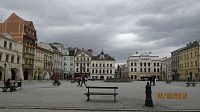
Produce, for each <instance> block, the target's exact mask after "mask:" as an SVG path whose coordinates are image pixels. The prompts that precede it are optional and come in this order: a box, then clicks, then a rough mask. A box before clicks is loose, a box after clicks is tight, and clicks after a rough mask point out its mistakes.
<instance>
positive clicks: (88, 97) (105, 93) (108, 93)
mask: <svg viewBox="0 0 200 112" xmlns="http://www.w3.org/2000/svg"><path fill="white" fill-rule="evenodd" d="M86 88H87V90H88V91H87V92H86V93H84V95H86V96H87V101H90V95H113V96H114V102H116V96H117V95H118V93H117V92H116V89H118V87H96V86H87V87H86ZM90 89H113V90H114V91H113V92H94V91H92V92H91V91H90Z"/></svg>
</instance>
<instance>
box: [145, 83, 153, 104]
mask: <svg viewBox="0 0 200 112" xmlns="http://www.w3.org/2000/svg"><path fill="white" fill-rule="evenodd" d="M145 93H146V99H145V106H147V107H153V101H152V97H151V93H152V92H151V85H150V84H149V82H147V85H146V90H145Z"/></svg>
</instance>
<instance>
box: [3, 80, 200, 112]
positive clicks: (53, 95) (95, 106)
mask: <svg viewBox="0 0 200 112" xmlns="http://www.w3.org/2000/svg"><path fill="white" fill-rule="evenodd" d="M51 82H52V81H46V80H43V81H41V82H38V81H34V80H32V81H24V82H23V84H24V85H23V86H22V90H17V91H16V92H9V93H5V92H1V94H0V100H1V102H0V110H1V111H2V112H4V111H5V112H6V110H13V109H15V110H16V111H28V112H29V111H30V112H32V111H34V112H35V111H38V112H39V111H44V110H49V111H55V110H56V111H58V112H59V111H108V110H110V111H120V110H121V111H149V110H150V111H158V110H160V111H161V110H162V111H174V110H176V111H177V110H179V111H181V110H182V111H183V110H190V111H197V110H199V104H198V102H199V100H200V98H199V97H198V95H199V93H200V89H199V86H197V87H186V86H185V82H172V83H171V84H166V82H162V81H159V82H157V83H156V85H155V86H152V99H153V103H154V107H153V108H152V107H145V106H144V101H145V85H146V82H143V81H134V82H129V83H122V82H121V83H111V82H102V81H87V85H88V86H117V87H119V88H118V90H117V92H118V93H119V95H118V96H117V98H116V102H113V97H111V96H91V101H89V102H88V101H86V100H87V98H86V96H85V95H84V93H85V92H86V91H87V89H86V88H85V86H83V87H76V85H77V84H76V83H71V82H70V81H61V82H62V85H61V86H53V85H52V83H51ZM159 93H186V94H187V95H188V96H187V98H185V99H159V98H158V97H157V94H159Z"/></svg>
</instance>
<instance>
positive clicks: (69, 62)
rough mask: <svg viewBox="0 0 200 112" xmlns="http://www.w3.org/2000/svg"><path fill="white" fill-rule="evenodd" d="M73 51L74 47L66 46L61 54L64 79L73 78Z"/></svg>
mask: <svg viewBox="0 0 200 112" xmlns="http://www.w3.org/2000/svg"><path fill="white" fill-rule="evenodd" d="M74 53H75V49H73V48H68V49H66V50H65V52H64V54H63V67H64V70H63V73H64V77H65V79H73V78H74Z"/></svg>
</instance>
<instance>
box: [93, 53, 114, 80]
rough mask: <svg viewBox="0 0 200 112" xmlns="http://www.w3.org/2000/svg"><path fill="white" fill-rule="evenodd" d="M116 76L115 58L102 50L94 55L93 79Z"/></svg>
mask: <svg viewBox="0 0 200 112" xmlns="http://www.w3.org/2000/svg"><path fill="white" fill-rule="evenodd" d="M114 77H115V59H114V58H113V57H111V56H110V55H109V54H105V53H104V52H103V50H102V52H101V53H100V54H98V55H97V56H92V61H91V76H90V78H93V79H101V80H106V79H107V78H114Z"/></svg>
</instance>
